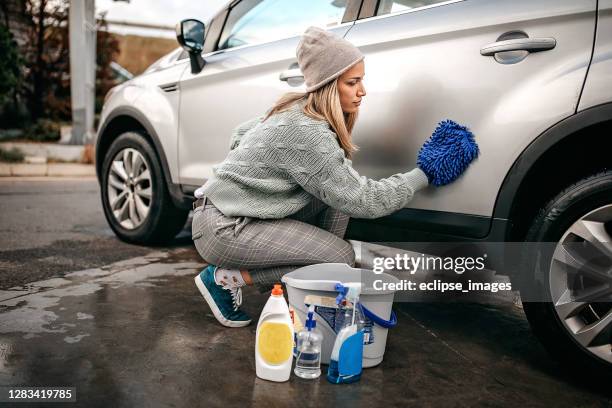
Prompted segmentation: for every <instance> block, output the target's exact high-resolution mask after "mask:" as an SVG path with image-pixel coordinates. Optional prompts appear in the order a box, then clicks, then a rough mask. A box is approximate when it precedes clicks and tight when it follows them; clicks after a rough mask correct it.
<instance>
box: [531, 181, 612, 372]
mask: <svg viewBox="0 0 612 408" xmlns="http://www.w3.org/2000/svg"><path fill="white" fill-rule="evenodd" d="M585 226H586V227H585ZM611 237H612V171H605V172H602V173H599V174H596V175H593V176H590V177H587V178H585V179H583V180H581V181H579V182H577V183H576V184H573V185H572V186H570V187H568V188H567V189H565V190H564V191H563V192H561V193H560V194H558V195H557V196H556V197H555V198H553V199H552V200H551V201H550V202H549V203H548V204H547V205H546V206H545V208H543V209H542V210H541V211H540V213H539V214H538V216H537V217H536V218H535V220H534V221H533V223H532V225H531V228H530V229H529V231H528V233H527V236H526V238H525V242H527V244H526V248H527V251H526V252H524V254H525V255H524V256H523V257H522V261H521V271H522V273H523V274H524V275H525V276H527V279H525V277H522V278H521V279H519V280H520V281H521V283H520V286H521V288H520V289H521V298H523V300H524V302H523V308H524V311H525V314H526V315H527V319H528V321H529V324H530V326H531V328H532V330H533V332H534V333H535V335H536V336H537V337H538V338H539V340H540V341H541V342H542V343H543V345H544V346H545V347H546V349H547V350H548V351H549V353H550V354H552V356H553V357H554V358H555V359H557V360H558V361H559V362H560V363H562V364H563V365H565V366H566V367H568V368H569V369H570V374H572V375H576V376H577V377H578V378H579V379H581V380H583V381H587V382H589V383H592V384H599V381H600V380H601V379H605V378H610V375H611V374H612V349H611V344H610V343H611V342H612V238H611ZM534 242H538V243H540V244H533V243H534ZM545 243H550V244H545ZM547 245H548V248H547ZM574 261H575V262H574ZM602 271H603V273H602V274H600V272H602ZM606 282H607V283H606ZM526 284H527V286H525V285H526ZM606 284H607V289H605V288H606ZM599 288H602V289H601V290H600V289H599ZM588 291H591V295H589V294H588ZM523 293H525V296H523ZM527 293H528V295H527ZM525 300H526V301H525ZM532 300H533V301H532ZM578 300H581V301H580V302H578ZM597 333H598V334H597Z"/></svg>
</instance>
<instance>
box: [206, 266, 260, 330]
mask: <svg viewBox="0 0 612 408" xmlns="http://www.w3.org/2000/svg"><path fill="white" fill-rule="evenodd" d="M194 280H195V283H196V286H197V287H198V289H199V290H200V293H201V294H202V296H204V300H206V303H208V307H210V310H211V311H212V312H213V315H214V316H215V318H216V319H217V320H218V321H219V323H221V324H222V325H223V326H225V327H244V326H248V325H249V324H250V323H251V321H250V320H245V321H241V322H236V321H233V320H227V319H226V318H225V316H223V314H222V313H221V310H219V308H218V307H217V303H215V301H214V300H213V298H212V296H211V294H210V292H209V291H208V289H207V288H206V285H204V282H202V279H201V278H200V275H197V276H196V277H195V278H194Z"/></svg>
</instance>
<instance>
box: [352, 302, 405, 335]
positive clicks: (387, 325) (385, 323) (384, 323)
mask: <svg viewBox="0 0 612 408" xmlns="http://www.w3.org/2000/svg"><path fill="white" fill-rule="evenodd" d="M359 306H361V311H362V312H363V315H364V316H365V317H367V318H368V319H370V320H371V321H373V322H374V323H376V324H377V325H379V326H380V327H382V328H384V329H392V328H394V327H395V326H397V316H396V315H395V311H393V310H391V316H390V319H389V320H385V319H383V318H382V317H380V316H377V315H376V314H375V313H374V312H373V311H371V310H370V309H368V308H367V307H365V306H364V305H363V304H361V303H359Z"/></svg>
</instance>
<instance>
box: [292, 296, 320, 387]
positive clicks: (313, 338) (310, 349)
mask: <svg viewBox="0 0 612 408" xmlns="http://www.w3.org/2000/svg"><path fill="white" fill-rule="evenodd" d="M314 310H315V307H314V305H310V307H308V318H307V320H306V323H305V328H304V329H303V330H301V331H300V332H299V333H298V334H297V357H296V360H295V369H294V370H293V372H294V373H295V375H297V376H298V377H301V378H307V379H313V378H319V376H320V375H321V343H323V335H322V334H321V332H320V331H319V330H317V328H316V327H317V321H316V320H315V319H314Z"/></svg>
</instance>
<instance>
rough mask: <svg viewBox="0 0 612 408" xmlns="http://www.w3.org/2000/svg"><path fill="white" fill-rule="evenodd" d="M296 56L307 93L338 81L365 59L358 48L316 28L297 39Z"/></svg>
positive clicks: (307, 30)
mask: <svg viewBox="0 0 612 408" xmlns="http://www.w3.org/2000/svg"><path fill="white" fill-rule="evenodd" d="M296 56H297V60H298V65H299V66H300V70H301V71H302V74H304V80H305V82H306V92H312V91H314V90H316V89H318V88H320V87H322V86H323V85H325V84H327V83H328V82H330V81H332V80H334V79H336V78H338V77H339V76H340V75H342V74H343V73H344V72H346V71H348V70H349V69H350V68H351V67H352V66H353V65H355V64H357V63H358V62H359V61H361V60H362V59H364V55H363V54H362V53H361V51H359V49H358V48H357V47H355V46H354V45H353V44H351V43H350V42H348V41H347V40H345V39H344V38H340V37H338V36H336V35H335V34H333V33H331V32H329V31H326V30H324V29H322V28H319V27H314V26H312V27H308V29H306V31H305V32H304V34H303V35H302V39H301V40H300V42H299V44H298V46H297V49H296Z"/></svg>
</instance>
